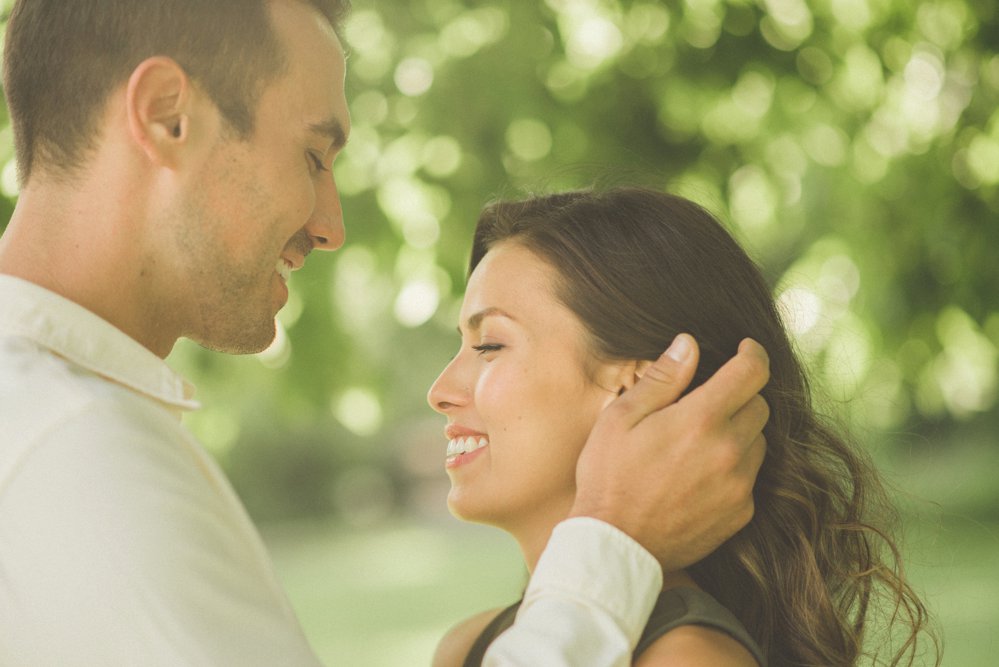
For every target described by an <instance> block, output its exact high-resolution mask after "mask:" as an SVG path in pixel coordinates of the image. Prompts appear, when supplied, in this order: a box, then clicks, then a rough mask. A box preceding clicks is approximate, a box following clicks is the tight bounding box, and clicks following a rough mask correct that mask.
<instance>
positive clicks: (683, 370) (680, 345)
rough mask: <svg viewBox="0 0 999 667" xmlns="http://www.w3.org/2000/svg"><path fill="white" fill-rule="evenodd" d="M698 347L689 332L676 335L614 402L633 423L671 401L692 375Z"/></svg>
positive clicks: (698, 352)
mask: <svg viewBox="0 0 999 667" xmlns="http://www.w3.org/2000/svg"><path fill="white" fill-rule="evenodd" d="M699 359H700V350H699V349H698V347H697V341H695V340H694V338H693V336H691V335H690V334H685V333H682V334H679V335H678V336H677V337H676V338H674V339H673V343H672V344H671V345H670V346H669V348H667V350H666V351H665V352H664V353H663V354H662V355H660V357H659V358H658V359H656V360H655V362H653V363H652V365H650V366H649V367H648V368H647V369H646V370H645V374H644V375H642V377H641V379H640V380H639V381H638V382H636V383H635V386H633V387H632V388H631V389H629V390H628V391H626V392H625V393H624V394H622V395H621V397H620V398H618V399H617V400H616V401H615V404H617V406H618V408H619V409H620V410H622V411H623V413H624V414H625V415H627V416H628V422H629V424H630V425H631V426H634V425H635V424H637V423H638V422H640V421H641V420H643V419H645V418H646V417H647V416H649V415H650V414H652V413H653V412H655V411H656V410H661V409H663V408H665V407H667V406H668V405H670V404H672V403H673V402H675V401H676V400H677V399H678V398H680V395H681V394H683V390H684V389H686V388H687V386H688V385H689V384H690V381H691V380H692V379H693V378H694V372H695V371H696V370H697V362H698V360H699Z"/></svg>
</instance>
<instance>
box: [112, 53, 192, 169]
mask: <svg viewBox="0 0 999 667" xmlns="http://www.w3.org/2000/svg"><path fill="white" fill-rule="evenodd" d="M191 95H192V90H191V79H190V77H188V75H187V72H185V71H184V68H183V67H181V66H180V64H178V63H177V61H175V60H173V59H172V58H166V57H163V56H155V57H152V58H147V59H146V60H144V61H142V62H141V63H139V65H138V66H137V67H136V68H135V69H134V70H133V71H132V75H131V76H130V77H129V79H128V87H127V89H126V93H125V100H126V105H127V114H128V128H129V132H130V133H131V135H132V139H133V140H134V141H135V143H136V144H138V146H139V147H140V149H141V150H142V152H144V153H145V154H146V156H147V157H148V159H149V160H150V161H151V162H153V163H154V164H157V165H160V166H165V167H174V166H176V163H177V160H178V158H179V155H178V153H179V151H180V150H181V149H182V148H183V146H184V144H185V143H186V142H187V140H188V134H189V115H188V114H189V112H190V109H189V106H190V104H191Z"/></svg>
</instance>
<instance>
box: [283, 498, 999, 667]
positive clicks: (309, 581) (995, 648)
mask: <svg viewBox="0 0 999 667" xmlns="http://www.w3.org/2000/svg"><path fill="white" fill-rule="evenodd" d="M906 528H907V538H908V539H907V542H906V544H907V566H908V571H909V575H910V578H911V580H912V582H913V583H914V585H915V586H916V589H917V590H918V591H920V593H921V594H922V595H923V596H924V600H925V601H926V603H927V604H928V605H929V607H930V610H931V613H932V614H933V615H934V617H935V622H936V624H937V627H938V629H939V630H940V632H941V634H942V635H943V639H944V646H945V651H944V660H943V665H944V667H991V666H993V665H996V664H999V640H997V636H999V521H979V520H975V519H972V518H970V517H967V516H960V515H955V514H948V513H946V512H941V513H939V514H938V515H936V516H932V515H930V514H929V513H928V512H927V513H924V514H923V515H921V516H909V517H908V518H907V520H906ZM264 534H265V539H266V540H267V542H268V544H269V546H270V547H271V550H272V554H273V555H274V558H275V562H276V564H277V569H278V572H279V575H280V576H281V578H282V580H283V582H284V583H285V585H286V588H287V590H288V594H289V596H290V598H291V600H292V604H293V605H294V606H295V608H296V610H297V612H298V613H299V616H300V618H301V620H302V624H303V626H304V628H305V631H306V634H307V635H308V637H309V639H310V640H311V642H312V644H313V646H314V647H315V649H316V651H317V653H318V654H319V656H320V657H321V658H322V659H323V661H324V662H325V663H326V664H328V665H338V666H342V665H351V666H352V667H368V666H370V667H413V666H414V665H427V664H429V662H430V657H431V656H432V654H433V650H434V646H435V645H436V642H437V640H438V639H439V638H440V636H441V635H442V634H443V633H444V632H445V631H446V630H447V628H448V627H450V626H451V625H452V624H453V623H455V622H456V621H458V620H460V619H462V618H464V617H465V616H467V615H469V614H471V613H474V612H476V611H480V610H483V609H486V608H489V607H494V606H499V605H505V604H508V603H509V602H512V601H513V600H514V599H516V597H517V596H518V594H519V592H520V587H521V586H522V583H523V581H524V573H523V569H522V567H521V561H520V553H519V551H518V550H517V548H516V545H515V543H514V542H513V541H512V540H510V539H509V538H508V537H507V536H506V535H505V534H504V533H501V532H500V531H498V530H493V529H489V528H484V527H480V526H471V525H464V524H459V523H458V522H457V521H451V522H447V521H446V520H441V521H436V520H427V519H395V520H393V521H392V522H390V523H385V524H379V525H377V526H372V527H368V528H356V527H349V526H343V525H337V524H332V523H326V524H322V523H297V524H287V525H281V526H271V527H269V528H267V529H266V530H265V531H264ZM927 664H928V663H927Z"/></svg>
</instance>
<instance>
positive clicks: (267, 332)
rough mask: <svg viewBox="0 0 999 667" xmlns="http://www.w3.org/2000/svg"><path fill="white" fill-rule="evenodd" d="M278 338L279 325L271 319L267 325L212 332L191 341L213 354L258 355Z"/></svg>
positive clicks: (193, 337) (194, 337) (195, 337)
mask: <svg viewBox="0 0 999 667" xmlns="http://www.w3.org/2000/svg"><path fill="white" fill-rule="evenodd" d="M276 336H277V325H276V324H275V322H274V319H273V318H271V319H270V320H269V321H268V323H267V325H260V324H258V325H256V326H253V325H248V326H246V327H244V328H241V329H236V330H233V331H211V332H207V334H205V335H201V336H190V338H191V340H193V341H194V342H195V343H197V344H198V345H200V346H201V347H203V348H205V349H206V350H211V351H212V352H222V353H223V354H257V353H258V352H263V351H264V350H266V349H267V348H268V347H270V345H271V343H273V342H274V338H275V337H276Z"/></svg>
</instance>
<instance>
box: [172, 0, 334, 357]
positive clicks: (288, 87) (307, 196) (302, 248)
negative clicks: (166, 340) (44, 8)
mask: <svg viewBox="0 0 999 667" xmlns="http://www.w3.org/2000/svg"><path fill="white" fill-rule="evenodd" d="M271 11H272V20H273V22H274V25H275V29H276V32H277V34H278V36H279V38H280V40H281V42H282V43H283V45H284V48H285V56H286V59H287V65H288V66H287V68H286V70H285V71H284V72H283V73H282V74H280V75H279V77H278V78H277V79H276V80H274V81H272V82H270V83H269V84H268V85H267V87H266V89H265V90H264V92H263V94H262V96H261V98H260V100H259V103H258V105H257V109H256V116H255V126H254V132H253V135H252V136H251V137H250V139H249V140H246V141H243V140H239V139H236V138H234V137H233V136H232V135H231V132H229V131H228V130H226V129H225V128H224V127H222V126H221V125H220V126H219V128H218V130H219V131H218V139H217V141H216V143H215V145H214V147H213V148H212V149H211V150H210V151H209V152H208V155H207V158H206V159H205V160H204V161H203V163H202V164H201V165H200V169H199V170H198V173H197V174H196V176H195V178H194V179H193V181H192V187H191V188H190V193H191V196H190V197H189V198H188V199H187V200H186V201H185V203H184V204H183V205H182V207H183V209H184V210H182V211H181V216H182V218H183V220H184V222H183V223H182V224H180V225H178V226H177V232H176V234H175V236H174V243H175V244H176V250H177V252H178V253H179V254H180V256H181V257H183V258H184V261H185V263H186V266H185V268H184V271H185V272H186V273H187V274H188V275H187V276H185V284H186V285H188V287H189V291H190V292H193V293H190V294H188V295H187V298H186V300H185V306H187V308H186V310H187V311H188V312H187V317H186V318H185V324H186V325H187V327H188V330H185V331H183V332H182V334H183V335H185V336H188V337H189V338H191V339H193V340H195V341H197V342H199V343H201V344H202V345H204V346H205V347H208V348H210V349H214V350H219V351H224V352H234V353H247V352H258V351H260V350H262V349H264V348H265V347H267V345H269V344H270V342H271V341H272V340H273V338H274V331H275V330H274V326H275V325H274V316H275V315H276V313H277V311H278V310H279V309H280V308H281V307H282V306H283V305H284V304H285V302H286V301H287V299H288V288H287V285H286V282H287V279H288V276H289V274H290V272H291V271H292V270H296V269H299V268H301V266H302V264H303V263H304V261H305V257H306V255H308V254H309V252H310V251H311V250H313V249H320V250H335V249H337V248H339V247H340V245H342V244H343V240H344V228H343V215H342V212H341V208H340V198H339V195H338V193H337V189H336V184H335V182H334V180H333V174H332V171H331V169H332V163H333V160H334V158H335V157H336V155H337V153H338V152H339V150H340V149H341V148H342V146H343V143H344V142H345V141H346V138H347V135H348V134H349V132H350V118H349V113H348V110H347V102H346V99H345V96H344V75H345V67H346V66H345V62H344V54H343V48H342V47H341V45H340V42H339V40H338V38H337V37H336V34H335V33H334V31H333V29H332V27H331V26H330V25H329V24H328V23H327V22H326V20H325V19H324V18H323V17H322V16H321V15H320V14H319V13H318V12H317V11H315V10H314V9H312V8H311V7H309V6H307V5H306V4H305V3H302V2H298V1H297V0H273V1H272V3H271Z"/></svg>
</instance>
